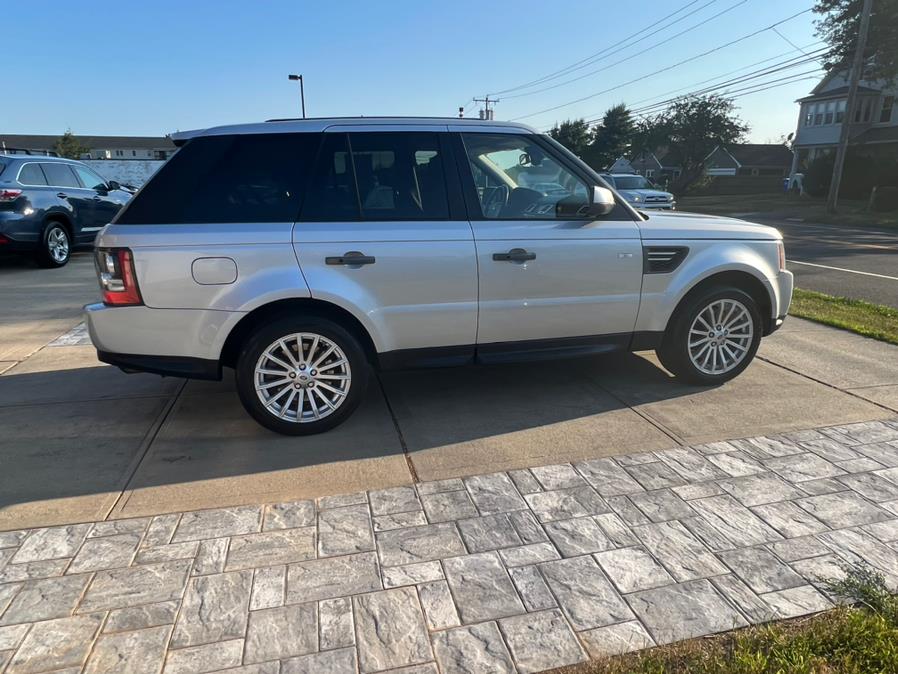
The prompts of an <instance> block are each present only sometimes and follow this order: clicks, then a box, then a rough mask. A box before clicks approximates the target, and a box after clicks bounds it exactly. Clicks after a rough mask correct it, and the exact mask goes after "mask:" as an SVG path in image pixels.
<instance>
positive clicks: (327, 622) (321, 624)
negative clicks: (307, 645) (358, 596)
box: [318, 597, 355, 651]
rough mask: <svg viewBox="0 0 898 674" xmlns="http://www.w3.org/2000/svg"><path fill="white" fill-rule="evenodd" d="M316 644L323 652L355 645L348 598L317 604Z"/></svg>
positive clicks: (350, 604)
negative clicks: (317, 643)
mask: <svg viewBox="0 0 898 674" xmlns="http://www.w3.org/2000/svg"><path fill="white" fill-rule="evenodd" d="M318 642H319V647H320V648H321V650H323V651H324V650H330V649H332V648H345V647H347V646H352V645H353V644H354V643H355V630H354V627H353V620H352V600H351V599H350V598H349V597H339V598H337V599H324V600H322V601H319V602H318Z"/></svg>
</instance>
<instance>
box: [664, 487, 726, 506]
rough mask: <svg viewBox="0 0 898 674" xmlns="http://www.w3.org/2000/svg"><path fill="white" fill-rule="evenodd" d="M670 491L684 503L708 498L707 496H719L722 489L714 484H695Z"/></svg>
mask: <svg viewBox="0 0 898 674" xmlns="http://www.w3.org/2000/svg"><path fill="white" fill-rule="evenodd" d="M671 491H672V492H673V493H674V494H676V495H677V496H679V497H680V498H681V499H683V500H684V501H692V500H693V499H697V498H708V497H709V496H720V495H721V494H723V489H721V488H720V485H719V484H717V483H716V482H696V483H695V484H684V485H683V486H682V487H674V488H673V489H671Z"/></svg>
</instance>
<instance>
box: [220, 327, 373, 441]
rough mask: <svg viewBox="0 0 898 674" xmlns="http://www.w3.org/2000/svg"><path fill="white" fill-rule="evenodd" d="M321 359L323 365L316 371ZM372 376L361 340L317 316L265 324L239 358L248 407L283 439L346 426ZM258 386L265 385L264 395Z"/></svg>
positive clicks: (239, 386) (240, 389)
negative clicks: (299, 348) (298, 346)
mask: <svg viewBox="0 0 898 674" xmlns="http://www.w3.org/2000/svg"><path fill="white" fill-rule="evenodd" d="M298 343H301V344H302V351H303V353H302V354H300V353H299V350H298V348H297V344H298ZM331 347H333V349H331ZM285 348H286V349H289V354H288V353H287V352H286V351H285V350H284V349H285ZM313 350H314V351H313ZM329 350H330V354H329V355H327V354H326V352H328V351H329ZM316 360H320V362H319V364H318V367H316V368H313V367H312V365H314V364H315V363H316ZM340 361H343V364H340ZM294 363H295V364H294ZM285 366H287V367H285ZM261 370H264V371H265V372H261ZM281 373H283V375H284V376H283V377H281V376H280V374H281ZM368 377H369V365H368V361H367V360H366V358H365V353H364V351H363V350H362V347H361V345H360V344H359V341H358V339H356V338H355V337H354V336H353V335H352V334H351V333H349V332H348V331H347V330H346V329H345V328H343V327H342V326H340V325H338V324H336V323H334V322H332V321H329V320H326V319H323V318H316V317H309V318H282V319H280V320H277V321H275V322H274V323H272V324H268V325H264V326H261V327H260V328H259V329H257V330H256V331H255V332H253V333H252V334H251V335H250V337H249V338H248V339H247V341H246V342H245V343H244V345H243V348H242V349H241V351H240V355H239V356H238V359H237V393H238V395H239V396H240V401H241V402H242V403H243V407H244V408H245V409H246V411H247V412H249V414H250V416H252V417H253V419H255V420H256V421H258V422H259V423H260V424H261V425H262V426H264V427H265V428H268V429H269V430H272V431H274V432H276V433H281V434H283V435H312V434H315V433H323V432H324V431H328V430H330V429H331V428H334V427H335V426H338V425H339V424H341V423H343V422H344V421H345V420H346V419H347V418H348V417H349V416H350V415H351V414H352V413H353V412H354V411H355V409H356V408H357V407H358V406H359V403H360V402H361V401H362V398H363V397H364V394H365V389H366V388H367V385H368ZM257 384H258V385H260V386H261V387H262V388H260V389H259V390H258V391H257ZM334 391H336V392H337V393H339V395H338V394H337V393H335V392H334ZM325 400H326V401H327V402H325ZM312 401H314V404H313V402H312ZM300 404H301V405H302V409H301V410H300ZM331 407H333V409H331Z"/></svg>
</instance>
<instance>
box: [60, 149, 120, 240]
mask: <svg viewBox="0 0 898 674" xmlns="http://www.w3.org/2000/svg"><path fill="white" fill-rule="evenodd" d="M72 168H73V169H75V173H76V174H77V175H78V180H80V181H81V184H82V185H83V186H84V188H85V189H88V190H91V191H93V195H92V196H91V200H92V201H93V203H94V213H93V221H92V223H91V224H90V226H89V227H84V228H82V231H83V232H84V233H85V235H87V236H88V237H89V236H90V231H93V232H94V236H95V235H96V234H95V233H96V232H98V231H100V230H101V229H102V228H103V227H105V226H106V225H108V224H109V223H110V222H111V221H112V219H113V218H114V217H115V216H116V214H117V213H118V212H119V209H120V208H121V203H120V202H119V201H118V200H117V199H116V197H115V196H113V195H112V194H110V190H109V186H108V185H107V184H106V181H105V180H104V179H103V178H101V177H100V176H99V175H98V174H97V173H94V172H93V171H91V170H90V169H89V168H87V167H86V166H78V165H76V164H73V165H72ZM89 230H90V231H89Z"/></svg>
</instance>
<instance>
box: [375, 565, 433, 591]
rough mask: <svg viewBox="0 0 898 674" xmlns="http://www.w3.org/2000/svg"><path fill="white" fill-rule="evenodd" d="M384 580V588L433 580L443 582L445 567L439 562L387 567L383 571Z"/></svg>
mask: <svg viewBox="0 0 898 674" xmlns="http://www.w3.org/2000/svg"><path fill="white" fill-rule="evenodd" d="M381 575H382V576H383V579H384V587H385V588H391V587H401V586H403V585H417V584H418V583H427V582H430V581H432V580H442V578H443V567H442V565H441V564H440V563H439V562H418V563H417V564H405V565H404V566H385V567H384V568H383V569H381Z"/></svg>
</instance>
